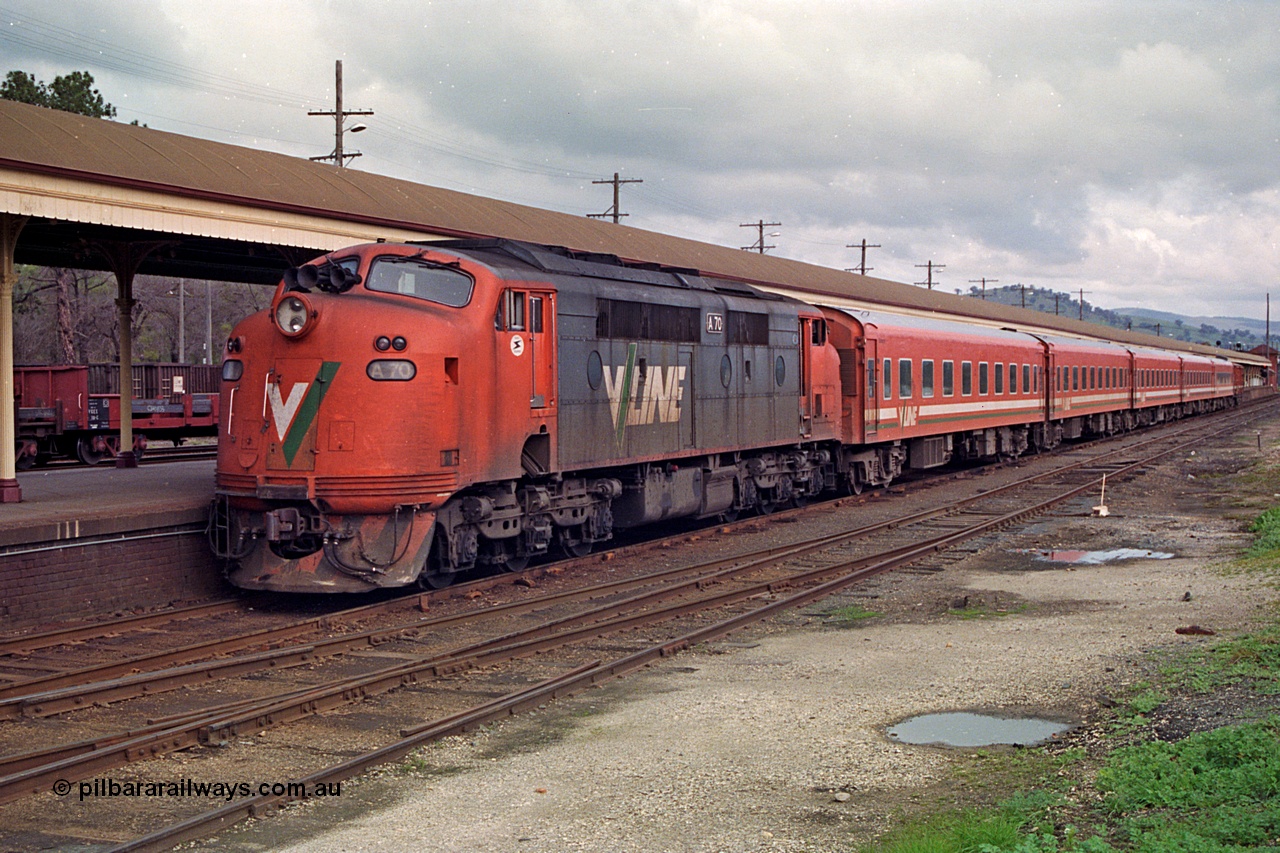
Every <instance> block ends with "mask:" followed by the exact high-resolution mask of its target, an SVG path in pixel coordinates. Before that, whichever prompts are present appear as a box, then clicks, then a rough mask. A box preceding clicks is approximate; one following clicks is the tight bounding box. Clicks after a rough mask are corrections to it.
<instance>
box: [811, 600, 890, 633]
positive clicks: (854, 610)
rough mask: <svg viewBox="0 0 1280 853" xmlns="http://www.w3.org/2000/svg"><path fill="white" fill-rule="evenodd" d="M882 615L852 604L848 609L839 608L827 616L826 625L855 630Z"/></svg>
mask: <svg viewBox="0 0 1280 853" xmlns="http://www.w3.org/2000/svg"><path fill="white" fill-rule="evenodd" d="M879 615H881V614H880V613H878V612H876V611H875V610H867V609H866V608H864V607H860V606H859V605H857V604H850V605H848V606H847V607H838V608H836V609H835V610H832V611H829V612H828V613H826V614H825V616H826V620H825V623H824V624H827V625H830V626H832V627H834V628H853V627H855V626H857V625H860V624H862V623H863V622H865V621H867V620H868V619H874V618H876V617H877V616H879Z"/></svg>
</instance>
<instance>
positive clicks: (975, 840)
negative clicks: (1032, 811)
mask: <svg viewBox="0 0 1280 853" xmlns="http://www.w3.org/2000/svg"><path fill="white" fill-rule="evenodd" d="M1023 823H1024V821H1023V818H1022V816H1021V815H1019V814H1017V813H1016V812H1015V811H1013V810H1011V809H1000V810H983V811H978V810H974V809H964V810H960V811H948V812H942V813H940V814H935V815H930V816H929V817H927V818H923V819H920V820H918V821H912V822H909V823H907V824H905V825H904V826H902V827H900V828H898V829H895V830H892V831H891V832H889V833H888V834H887V835H886V836H885V837H883V838H882V839H880V841H879V842H877V843H876V844H875V845H874V846H871V847H864V848H863V850H864V851H877V853H979V851H981V850H984V849H989V848H993V847H994V848H995V849H997V850H1004V849H1007V848H1008V847H1010V846H1012V845H1013V844H1016V843H1017V842H1018V839H1019V838H1020V837H1021V835H1020V831H1021V828H1022V826H1023Z"/></svg>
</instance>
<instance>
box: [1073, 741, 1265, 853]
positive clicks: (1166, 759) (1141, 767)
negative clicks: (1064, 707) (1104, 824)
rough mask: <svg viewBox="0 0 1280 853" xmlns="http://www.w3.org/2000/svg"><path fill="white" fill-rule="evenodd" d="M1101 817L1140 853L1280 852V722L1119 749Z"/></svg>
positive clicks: (1108, 771) (1103, 785) (1102, 784)
mask: <svg viewBox="0 0 1280 853" xmlns="http://www.w3.org/2000/svg"><path fill="white" fill-rule="evenodd" d="M1097 784H1098V789H1099V790H1100V791H1101V792H1102V793H1103V799H1102V802H1101V803H1100V804H1099V811H1100V812H1101V813H1102V814H1105V815H1106V816H1107V817H1108V818H1109V819H1110V820H1111V821H1112V824H1113V827H1114V829H1113V832H1112V835H1113V836H1114V838H1115V839H1116V840H1117V841H1120V842H1123V843H1124V844H1125V846H1126V848H1131V849H1133V850H1139V851H1148V850H1150V851H1157V850H1160V851H1188V853H1190V851H1199V850H1204V851H1218V850H1221V851H1228V850H1240V849H1251V848H1257V847H1265V848H1269V849H1275V845H1280V717H1271V718H1270V719H1268V720H1264V721H1263V722H1260V723H1250V724H1246V725H1240V726H1229V727H1226V728H1221V729H1215V730H1213V731H1209V732H1201V733H1199V734H1195V735H1192V736H1191V737H1188V738H1187V739H1186V740H1183V741H1180V742H1178V743H1163V742H1159V741H1156V742H1151V743H1144V744H1139V745H1136V746H1131V747H1124V748H1121V749H1118V750H1116V751H1115V752H1114V753H1112V755H1111V756H1110V758H1109V759H1108V761H1107V763H1106V766H1104V767H1103V768H1102V769H1101V770H1100V771H1099V773H1098V782H1097Z"/></svg>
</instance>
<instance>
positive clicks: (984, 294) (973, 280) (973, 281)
mask: <svg viewBox="0 0 1280 853" xmlns="http://www.w3.org/2000/svg"><path fill="white" fill-rule="evenodd" d="M999 281H1000V279H998V278H971V279H969V283H970V284H977V283H978V282H982V298H983V299H984V300H985V299H986V298H987V282H991V283H992V284H997V283H999Z"/></svg>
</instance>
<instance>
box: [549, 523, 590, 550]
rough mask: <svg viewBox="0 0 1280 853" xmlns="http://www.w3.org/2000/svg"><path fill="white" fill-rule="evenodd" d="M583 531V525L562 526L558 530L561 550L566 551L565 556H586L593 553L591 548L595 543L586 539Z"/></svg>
mask: <svg viewBox="0 0 1280 853" xmlns="http://www.w3.org/2000/svg"><path fill="white" fill-rule="evenodd" d="M581 533H582V527H581V526H578V527H562V528H560V530H559V532H558V537H559V540H560V550H562V551H564V553H565V556H567V557H585V556H587V555H588V554H590V553H591V548H592V547H593V544H594V543H592V542H589V541H587V540H586V539H584V538H583V537H582V535H581Z"/></svg>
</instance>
